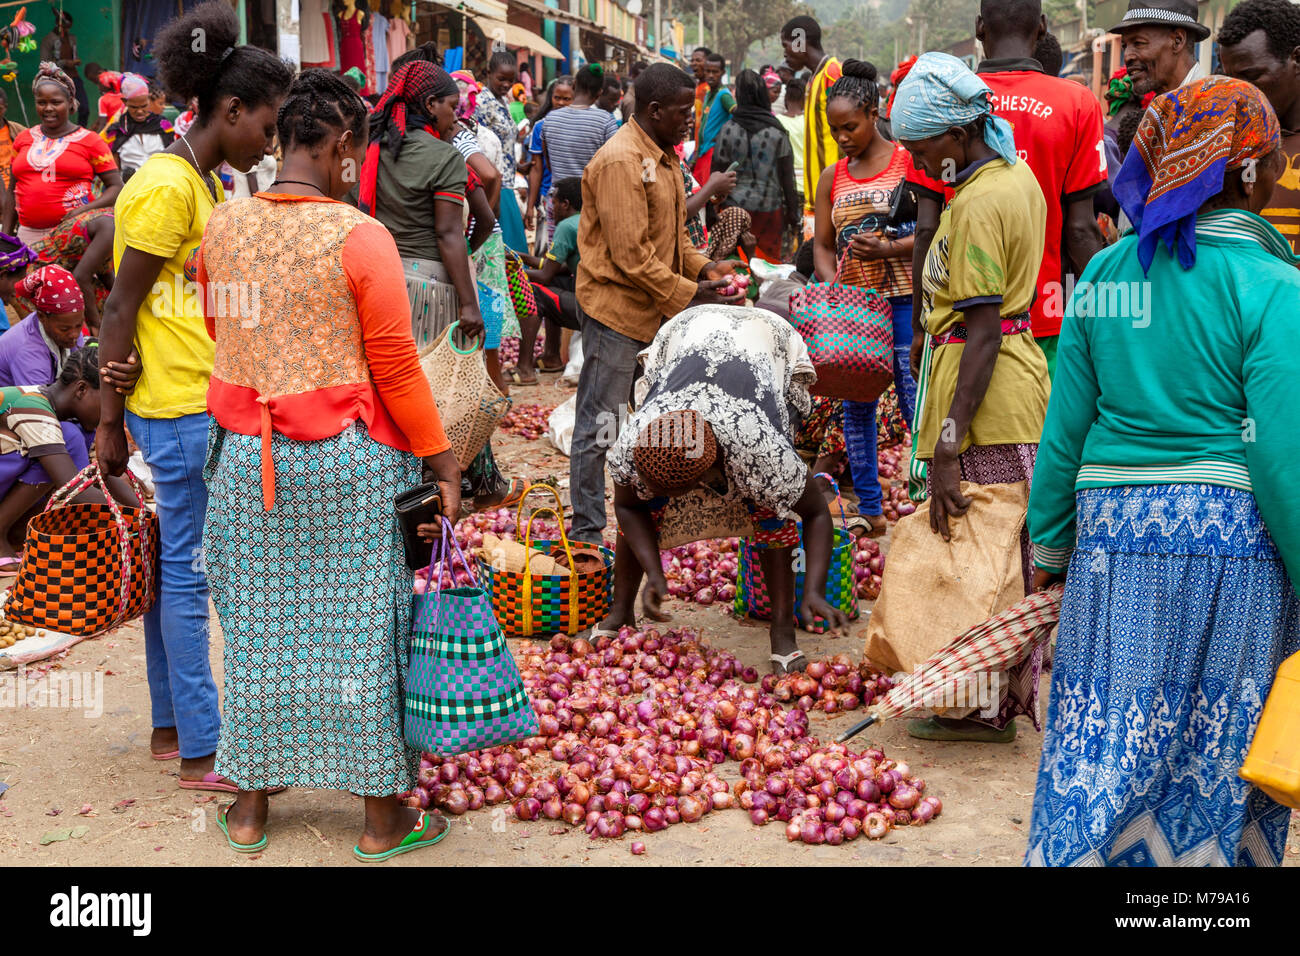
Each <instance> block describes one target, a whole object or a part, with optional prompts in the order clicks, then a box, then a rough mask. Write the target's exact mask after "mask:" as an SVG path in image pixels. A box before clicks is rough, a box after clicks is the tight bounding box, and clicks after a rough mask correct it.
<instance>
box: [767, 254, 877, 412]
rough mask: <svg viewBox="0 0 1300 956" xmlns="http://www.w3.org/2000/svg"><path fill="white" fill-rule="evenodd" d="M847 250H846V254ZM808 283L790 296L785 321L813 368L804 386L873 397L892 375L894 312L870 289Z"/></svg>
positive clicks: (828, 392)
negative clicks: (800, 339)
mask: <svg viewBox="0 0 1300 956" xmlns="http://www.w3.org/2000/svg"><path fill="white" fill-rule="evenodd" d="M847 255H848V253H847V251H846V252H845V257H847ZM843 270H844V259H841V260H840V263H839V266H838V267H837V268H836V270H835V280H834V281H833V282H810V283H809V284H808V285H806V286H804V287H803V288H801V289H797V290H796V291H795V292H793V293H791V295H790V320H791V321H792V322H793V323H794V327H795V330H796V331H798V333H799V335H800V336H802V337H803V340H804V344H805V345H807V346H808V357H809V358H810V359H812V363H813V367H814V368H815V369H816V370H817V381H816V382H815V383H814V384H813V386H812V388H811V389H809V391H811V392H812V394H814V395H826V396H829V397H830V398H851V399H853V400H854V401H856V402H874V401H875V400H876V399H877V398H879V397H880V393H881V392H883V391H884V390H885V388H886V387H887V386H888V385H889V383H890V382H891V381H893V378H894V311H893V309H892V308H890V305H889V302H888V300H887V299H885V297H884V296H882V295H881V294H880V293H879V292H877V291H876V290H875V289H860V288H858V287H857V286H851V285H842V284H841V283H840V274H841V273H842V272H843Z"/></svg>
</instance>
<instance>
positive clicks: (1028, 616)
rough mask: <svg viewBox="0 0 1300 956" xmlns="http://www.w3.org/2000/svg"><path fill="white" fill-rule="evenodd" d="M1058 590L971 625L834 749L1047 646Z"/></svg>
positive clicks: (1060, 589) (1056, 617) (1060, 590)
mask: <svg viewBox="0 0 1300 956" xmlns="http://www.w3.org/2000/svg"><path fill="white" fill-rule="evenodd" d="M1063 591H1064V587H1063V586H1062V585H1059V584H1057V585H1054V586H1052V587H1050V588H1047V589H1046V590H1043V591H1035V592H1034V593H1033V594H1030V595H1028V596H1027V597H1026V598H1025V599H1024V600H1023V601H1020V602H1019V603H1018V604H1013V605H1012V606H1011V607H1009V608H1007V609H1006V610H1005V611H1002V612H1001V613H1000V614H995V615H994V616H993V617H991V618H989V619H988V620H987V621H984V622H983V623H982V624H976V625H975V626H974V627H972V628H971V629H970V630H968V631H966V632H965V633H964V634H962V635H961V636H960V637H958V638H957V639H956V640H954V641H952V642H951V643H950V644H948V645H946V646H945V647H942V648H940V649H939V650H938V651H936V652H935V653H934V654H932V655H931V656H930V657H929V658H928V659H927V660H926V661H925V662H924V663H923V664H921V666H920V667H918V668H917V669H916V670H915V671H913V672H912V673H911V674H909V675H907V676H906V677H904V678H903V679H902V680H900V681H899V682H898V683H897V684H895V685H894V686H893V688H892V689H891V690H890V691H889V693H888V694H886V695H885V696H884V698H883V699H881V700H880V701H878V702H877V703H876V704H874V705H873V706H872V707H871V715H870V716H869V717H867V719H866V720H863V721H861V722H859V723H858V724H856V725H854V726H853V727H850V728H849V729H848V730H846V731H845V732H844V733H843V734H841V735H840V736H839V737H838V738H837V739H838V740H839V742H840V743H843V742H844V741H846V740H849V739H850V738H852V737H855V736H856V735H858V734H860V733H861V732H862V731H864V730H866V729H867V728H868V727H870V726H871V725H872V724H874V723H876V722H878V721H881V720H887V719H888V718H890V717H900V716H902V715H903V714H905V713H907V712H908V711H914V710H919V709H922V708H924V707H926V706H927V705H926V703H925V701H926V700H927V699H933V698H934V696H935V695H936V694H937V693H939V692H940V691H942V690H943V688H945V687H953V686H957V682H958V681H974V680H975V679H976V678H977V675H979V674H982V673H997V672H999V671H1004V670H1007V669H1008V668H1011V667H1014V666H1015V665H1016V664H1019V663H1020V662H1021V661H1023V660H1024V659H1025V658H1026V657H1028V656H1029V655H1030V654H1031V653H1032V652H1033V650H1034V648H1035V647H1037V646H1038V645H1039V644H1044V643H1046V642H1047V639H1048V637H1049V636H1050V635H1051V633H1052V628H1053V627H1055V626H1056V623H1057V621H1059V620H1060V617H1061V594H1062V593H1063Z"/></svg>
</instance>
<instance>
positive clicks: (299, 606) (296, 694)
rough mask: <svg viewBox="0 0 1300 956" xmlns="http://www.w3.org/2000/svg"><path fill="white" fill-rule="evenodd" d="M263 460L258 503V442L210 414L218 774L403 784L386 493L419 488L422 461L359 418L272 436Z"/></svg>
mask: <svg viewBox="0 0 1300 956" xmlns="http://www.w3.org/2000/svg"><path fill="white" fill-rule="evenodd" d="M271 455H272V460H273V461H274V463H275V495H276V496H275V508H274V510H272V511H269V512H268V511H265V510H263V507H262V492H261V438H260V437H258V436H253V435H239V434H236V433H234V432H231V431H227V430H225V429H223V428H221V427H220V426H218V425H217V424H216V423H215V422H214V423H213V425H212V430H211V433H210V439H209V450H208V461H207V465H206V467H205V469H204V477H205V479H206V480H207V482H208V488H209V494H210V498H209V504H208V518H207V526H206V529H205V532H204V560H205V562H206V565H207V573H208V582H209V584H210V586H211V588H212V598H213V602H214V603H215V605H216V609H217V615H218V617H219V618H220V621H221V630H222V634H223V637H224V643H225V657H224V660H225V684H224V693H223V700H222V712H223V713H222V723H221V739H220V743H219V745H218V747H217V765H216V770H217V772H218V773H220V774H223V775H224V776H226V777H228V778H229V779H230V780H231V781H233V782H234V783H236V784H238V785H239V786H240V787H241V788H244V789H248V790H258V789H262V788H264V787H271V786H277V785H280V784H283V785H285V786H289V787H312V788H317V789H326V790H347V791H349V792H351V793H355V794H360V795H362V796H385V795H388V794H394V793H399V792H403V791H407V790H410V789H411V788H412V787H413V786H414V784H415V775H416V771H417V770H418V767H419V754H418V753H417V752H416V751H414V750H412V749H410V748H409V747H407V746H406V743H405V741H404V740H403V738H402V688H403V684H404V680H405V672H406V666H407V647H408V644H409V640H410V614H411V593H412V591H411V572H410V571H409V570H407V568H406V564H405V562H404V559H403V552H402V544H401V538H400V535H399V533H398V528H397V522H396V519H395V517H394V513H393V497H394V496H395V495H397V494H398V493H399V492H401V491H405V490H406V489H408V488H410V487H412V486H413V485H415V484H416V483H418V482H419V480H420V462H419V460H418V459H417V458H415V456H413V455H412V454H410V453H409V452H402V451H398V450H397V449H395V448H391V447H389V446H388V445H383V444H380V443H379V442H377V441H375V440H374V439H373V438H371V437H370V435H369V433H368V432H367V430H366V427H365V425H364V424H362V423H360V422H357V423H356V424H354V425H351V426H349V427H348V428H347V429H346V430H345V431H344V432H343V433H341V434H339V435H336V436H334V437H333V438H327V439H325V440H324V441H317V442H302V441H294V440H292V439H289V438H285V437H284V436H282V435H274V436H272V442H271Z"/></svg>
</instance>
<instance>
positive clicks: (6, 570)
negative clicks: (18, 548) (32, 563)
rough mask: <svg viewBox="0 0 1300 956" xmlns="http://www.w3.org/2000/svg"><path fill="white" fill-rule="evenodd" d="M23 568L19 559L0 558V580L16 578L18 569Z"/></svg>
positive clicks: (8, 556)
mask: <svg viewBox="0 0 1300 956" xmlns="http://www.w3.org/2000/svg"><path fill="white" fill-rule="evenodd" d="M22 566H23V559H22V558H21V557H13V556H10V555H7V556H5V557H3V558H0V578H8V577H17V576H18V569H19V568H21V567H22Z"/></svg>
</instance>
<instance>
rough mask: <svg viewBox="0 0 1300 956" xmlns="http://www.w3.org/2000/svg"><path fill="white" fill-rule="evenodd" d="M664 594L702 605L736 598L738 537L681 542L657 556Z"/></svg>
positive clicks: (729, 605) (738, 553) (729, 601)
mask: <svg viewBox="0 0 1300 956" xmlns="http://www.w3.org/2000/svg"><path fill="white" fill-rule="evenodd" d="M660 560H661V561H662V562H663V569H664V578H665V579H666V580H667V581H668V596H669V597H675V598H681V599H682V600H683V601H689V602H693V603H695V604H699V605H700V606H702V607H708V606H709V605H711V604H713V603H714V602H715V601H716V602H718V603H721V604H725V605H727V608H728V609H730V607H731V602H732V601H733V600H734V599H735V597H736V575H737V573H738V566H739V562H740V539H739V538H717V539H714V540H712V541H696V542H695V543H693V544H685V545H682V546H681V547H678V548H673V549H672V550H670V551H665V552H663V553H662V555H661V556H660Z"/></svg>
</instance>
